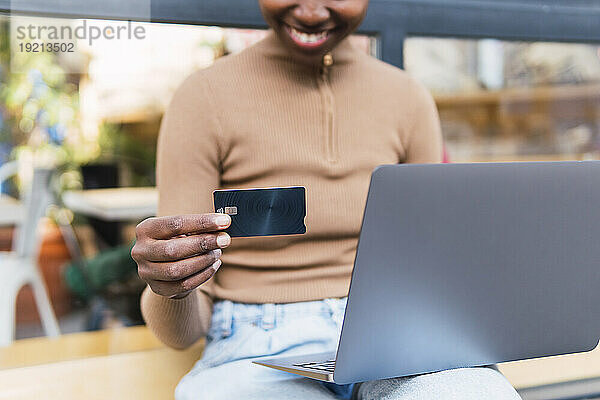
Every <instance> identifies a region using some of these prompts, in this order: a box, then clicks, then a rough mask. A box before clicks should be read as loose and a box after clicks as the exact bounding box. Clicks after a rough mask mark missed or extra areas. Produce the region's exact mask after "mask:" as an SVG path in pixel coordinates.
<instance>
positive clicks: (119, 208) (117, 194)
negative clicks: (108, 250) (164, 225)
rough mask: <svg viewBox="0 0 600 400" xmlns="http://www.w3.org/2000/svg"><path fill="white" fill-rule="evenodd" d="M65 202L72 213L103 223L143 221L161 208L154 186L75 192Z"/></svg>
mask: <svg viewBox="0 0 600 400" xmlns="http://www.w3.org/2000/svg"><path fill="white" fill-rule="evenodd" d="M62 199H63V202H64V204H65V206H67V207H68V208H69V209H71V210H72V211H73V212H75V213H78V214H82V215H85V216H89V217H95V218H98V219H101V220H104V221H132V220H141V219H144V218H147V217H152V216H155V215H156V211H157V207H158V191H157V190H156V188H154V187H143V188H115V189H90V190H73V191H68V192H65V193H64V194H63V196H62Z"/></svg>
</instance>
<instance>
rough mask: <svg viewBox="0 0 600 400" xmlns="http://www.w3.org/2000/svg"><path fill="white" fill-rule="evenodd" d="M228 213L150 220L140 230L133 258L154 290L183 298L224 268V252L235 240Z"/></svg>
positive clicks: (141, 274)
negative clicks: (222, 260) (228, 230)
mask: <svg viewBox="0 0 600 400" xmlns="http://www.w3.org/2000/svg"><path fill="white" fill-rule="evenodd" d="M230 224H231V217H230V216H229V215H227V214H197V215H179V216H172V217H157V218H148V219H147V220H145V221H142V222H141V223H140V224H139V225H138V226H137V227H136V228H135V234H136V243H135V246H133V249H132V250H131V257H133V259H134V260H135V262H136V263H137V265H138V274H139V276H140V278H142V279H143V280H144V281H146V283H148V285H149V286H150V288H151V289H152V291H153V292H154V293H156V294H159V295H161V296H165V297H169V298H183V297H185V296H187V295H188V294H189V293H190V292H191V291H192V290H194V289H196V288H197V287H198V286H200V285H202V284H203V283H204V282H206V281H208V280H209V279H210V278H212V276H213V275H214V274H215V272H217V270H218V269H219V267H220V266H221V260H220V258H221V249H223V248H225V247H227V246H229V244H230V243H231V238H230V237H229V235H228V234H227V233H225V232H219V231H221V230H223V229H226V228H227V227H228V226H229V225H230Z"/></svg>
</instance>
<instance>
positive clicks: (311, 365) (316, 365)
mask: <svg viewBox="0 0 600 400" xmlns="http://www.w3.org/2000/svg"><path fill="white" fill-rule="evenodd" d="M294 367H301V368H308V369H314V370H316V371H321V372H331V373H333V370H334V368H335V360H329V361H322V362H307V363H300V364H294Z"/></svg>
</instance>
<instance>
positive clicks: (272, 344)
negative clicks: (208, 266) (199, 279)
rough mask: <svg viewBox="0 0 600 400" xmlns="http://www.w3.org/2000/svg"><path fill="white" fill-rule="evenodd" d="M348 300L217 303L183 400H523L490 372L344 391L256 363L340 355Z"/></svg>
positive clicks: (180, 390) (179, 395)
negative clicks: (279, 358) (283, 357)
mask: <svg viewBox="0 0 600 400" xmlns="http://www.w3.org/2000/svg"><path fill="white" fill-rule="evenodd" d="M345 306H346V299H326V300H322V301H311V302H304V303H290V304H241V303H233V302H231V301H220V302H218V303H216V304H215V306H214V310H213V318H212V324H211V328H210V332H209V334H208V338H207V344H206V348H205V351H204V355H203V357H202V359H200V360H199V361H198V362H197V363H196V365H195V366H194V367H193V368H192V370H191V371H190V372H189V373H188V374H187V375H186V376H185V377H184V378H183V379H182V380H181V382H180V383H179V385H178V386H177V389H176V391H175V398H176V399H177V400H192V399H194V400H200V399H201V400H209V399H210V400H213V399H214V400H220V399H224V400H225V399H226V400H230V399H316V400H321V399H323V400H334V399H348V398H352V399H356V400H370V399H384V400H385V399H388V400H397V399H432V398H436V399H499V400H500V399H502V400H503V399H520V397H519V395H518V394H517V392H516V391H515V390H514V389H513V387H512V386H511V385H510V384H509V383H508V381H507V380H506V379H505V378H504V377H503V376H502V375H501V374H500V373H499V372H498V371H496V370H494V369H492V368H469V369H458V370H451V371H443V372H438V373H434V374H426V375H420V376H416V377H407V378H395V379H386V380H381V381H372V382H365V383H362V384H358V385H356V386H354V385H343V386H338V385H334V384H328V383H323V382H318V381H315V380H312V379H308V378H303V377H300V376H298V375H294V374H289V373H286V372H281V371H277V370H274V369H270V368H266V367H262V366H258V365H254V364H252V363H251V360H253V359H256V358H260V357H270V356H274V355H286V356H292V355H300V354H310V353H321V352H326V351H335V349H336V347H337V341H338V339H339V334H340V330H341V325H342V320H343V316H344V309H345Z"/></svg>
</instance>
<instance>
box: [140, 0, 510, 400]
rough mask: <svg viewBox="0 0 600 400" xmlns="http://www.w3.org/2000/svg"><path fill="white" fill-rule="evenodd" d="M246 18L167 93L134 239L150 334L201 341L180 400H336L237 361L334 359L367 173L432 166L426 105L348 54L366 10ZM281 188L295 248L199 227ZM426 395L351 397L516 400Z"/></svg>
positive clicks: (279, 9)
mask: <svg viewBox="0 0 600 400" xmlns="http://www.w3.org/2000/svg"><path fill="white" fill-rule="evenodd" d="M259 4H260V8H261V10H262V12H263V14H264V17H265V20H266V21H267V23H268V24H269V25H270V26H271V28H272V31H271V32H270V33H269V34H268V35H267V36H266V37H265V38H264V39H263V40H261V41H260V42H258V43H257V44H255V45H253V46H251V47H250V48H247V49H246V50H244V51H242V52H240V53H236V54H234V55H230V56H227V57H224V58H221V59H219V60H218V61H216V62H215V63H214V64H213V65H212V66H211V67H209V68H206V69H204V70H201V71H198V72H196V73H194V74H192V76H190V77H189V78H188V79H187V80H186V81H185V82H184V84H183V85H181V87H180V88H179V89H178V90H177V92H176V94H175V96H174V98H173V101H172V102H171V104H170V106H169V107H168V109H167V112H166V114H165V116H164V117H163V119H162V125H161V131H160V137H159V142H158V158H157V183H158V191H159V207H158V208H159V209H158V214H159V217H157V218H153V219H149V220H146V221H144V222H143V223H141V224H140V225H138V227H137V229H136V234H137V242H136V245H135V247H134V248H133V251H132V255H133V257H134V259H135V260H136V262H137V264H138V273H139V276H140V277H141V278H142V279H144V280H145V281H146V282H147V283H148V288H146V290H145V292H144V294H143V296H142V301H141V304H142V313H143V315H144V318H145V320H146V322H147V324H148V326H149V327H150V329H151V330H152V331H153V332H154V333H155V334H156V335H157V336H158V337H159V338H160V339H161V340H162V341H163V342H165V343H166V344H168V345H170V346H172V347H176V348H185V347H188V346H190V345H192V344H193V343H194V342H196V341H197V340H198V339H200V338H201V337H203V336H207V337H208V342H207V347H206V350H205V352H204V356H203V358H202V359H201V360H200V361H199V362H198V363H197V364H196V366H195V367H194V369H193V370H192V371H191V372H190V373H189V374H188V375H187V376H186V377H185V378H184V379H183V380H182V381H181V383H180V384H179V386H178V389H177V390H176V398H177V399H178V400H185V399H198V398H207V399H237V398H243V399H269V398H277V399H286V398H289V399H291V398H310V399H327V400H333V399H340V398H349V397H350V396H351V395H352V393H353V390H354V388H353V387H352V386H351V385H341V386H337V385H322V384H320V383H318V382H315V381H308V380H304V379H303V378H299V377H296V376H293V375H284V374H275V373H274V372H272V371H266V370H265V369H263V370H261V369H259V368H258V367H256V366H252V364H251V363H250V362H249V359H254V358H258V357H264V356H269V355H274V354H278V355H292V354H301V353H306V354H310V353H319V352H325V351H334V350H335V346H336V342H337V340H338V338H339V330H340V328H341V321H342V316H343V312H344V305H345V299H344V298H345V296H346V295H347V293H348V286H349V283H350V277H351V274H352V267H353V261H354V258H355V257H354V256H355V251H356V244H357V241H358V235H359V231H360V225H361V216H362V214H363V211H364V210H363V206H364V204H365V200H366V196H367V189H368V186H369V181H370V177H371V172H372V171H373V170H374V169H375V168H376V167H377V166H379V165H381V164H397V163H437V162H440V161H441V158H442V146H441V134H440V124H439V119H438V116H437V112H436V109H435V105H434V102H433V99H432V98H431V95H430V94H429V93H428V92H427V91H426V90H425V89H424V88H423V87H422V86H421V85H419V84H417V83H416V82H415V81H414V80H413V79H411V78H410V77H409V76H408V75H407V74H406V73H405V72H403V71H402V70H400V69H398V68H396V67H393V66H391V65H389V64H385V63H383V62H381V61H379V60H377V59H375V58H373V57H370V56H368V55H366V54H364V52H363V51H360V50H358V49H356V48H355V47H354V46H353V44H352V43H351V41H350V40H349V38H348V36H349V35H350V34H351V33H352V32H354V30H355V29H356V28H357V27H358V25H359V24H360V23H361V21H362V19H363V17H364V16H365V13H366V10H367V5H368V1H367V0H260V1H259ZM282 186H288V187H289V186H302V187H304V188H306V210H307V215H306V220H305V221H306V228H307V232H306V234H303V235H295V236H280V237H254V238H247V237H243V238H242V237H235V238H233V240H232V239H230V236H229V234H228V233H227V230H228V228H229V223H230V222H229V221H230V220H228V219H227V216H226V215H223V214H220V213H216V214H215V213H212V210H213V208H214V207H213V206H214V203H213V196H212V193H213V192H214V191H215V190H219V189H246V188H269V187H282ZM223 217H225V220H224V221H223V222H220V221H221V219H222V218H223ZM263 222H264V221H260V220H259V221H256V225H257V226H259V225H260V224H262V223H263ZM482 375H483V377H482ZM232 377H233V379H234V381H235V382H236V384H235V385H231V384H228V383H229V382H231V379H232ZM427 379H428V382H425V383H423V384H422V385H417V386H411V385H410V384H408V383H407V381H403V380H397V381H390V382H387V383H385V382H384V383H382V382H380V381H375V382H372V383H370V384H368V385H364V386H361V388H360V389H358V390H354V392H355V393H357V395H358V396H359V397H358V399H364V400H366V399H375V398H388V399H390V400H391V399H400V398H404V397H402V396H403V394H407V395H408V396H409V397H412V398H415V397H416V395H417V394H420V395H421V396H424V397H422V398H444V395H445V394H447V395H446V396H445V397H449V395H450V394H457V393H459V394H458V395H457V396H458V397H460V398H465V399H468V398H472V399H476V398H477V399H479V398H486V399H505V398H506V399H515V398H518V396H517V394H516V392H515V391H514V389H512V387H511V386H510V385H509V384H508V382H507V381H506V380H505V379H504V378H503V377H502V375H500V374H498V373H497V372H496V371H494V370H492V369H478V370H465V371H458V372H449V373H446V374H444V375H438V374H432V375H430V376H429V377H428V378H427ZM482 379H485V380H486V383H484V384H483V385H482ZM434 382H438V384H437V385H436V384H432V383H434ZM432 391H433V392H432ZM444 392H446V393H444Z"/></svg>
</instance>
